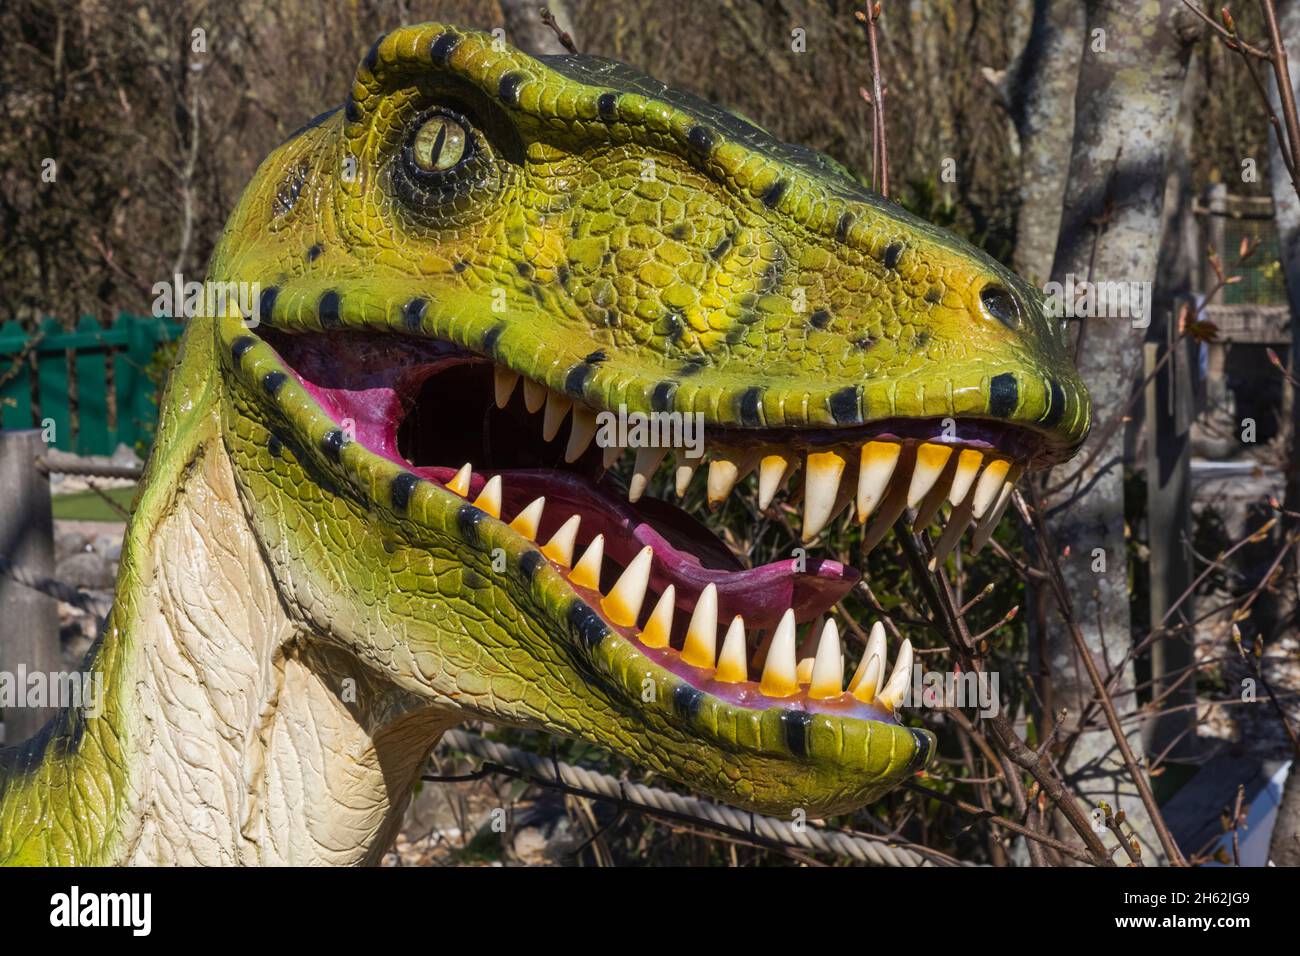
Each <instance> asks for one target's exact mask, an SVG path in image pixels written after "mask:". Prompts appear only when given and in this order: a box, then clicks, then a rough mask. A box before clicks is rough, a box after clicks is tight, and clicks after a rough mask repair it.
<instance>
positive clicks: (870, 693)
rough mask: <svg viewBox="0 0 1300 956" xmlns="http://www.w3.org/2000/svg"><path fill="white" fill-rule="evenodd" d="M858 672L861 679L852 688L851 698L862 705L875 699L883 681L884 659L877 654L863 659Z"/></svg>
mask: <svg viewBox="0 0 1300 956" xmlns="http://www.w3.org/2000/svg"><path fill="white" fill-rule="evenodd" d="M858 670H859V672H860V673H861V674H862V677H861V679H860V680H859V681H858V683H857V684H856V685H855V686H854V688H853V696H854V697H856V698H857V699H858V700H860V701H862V703H864V704H869V703H871V702H872V701H873V700H875V699H876V695H877V694H878V693H879V692H880V685H881V683H882V682H883V681H884V679H885V659H884V658H883V657H882V656H881V655H879V654H872V655H870V656H868V657H863V658H862V663H861V665H859V667H858Z"/></svg>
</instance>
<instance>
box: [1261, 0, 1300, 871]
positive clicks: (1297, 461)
mask: <svg viewBox="0 0 1300 956" xmlns="http://www.w3.org/2000/svg"><path fill="white" fill-rule="evenodd" d="M1277 13H1278V20H1279V23H1278V26H1279V27H1280V29H1281V33H1282V38H1283V40H1285V41H1289V42H1290V44H1291V47H1290V49H1289V50H1288V52H1290V53H1292V54H1295V53H1296V52H1298V51H1300V48H1297V46H1296V43H1297V38H1300V2H1296V0H1280V2H1279V3H1278V4H1277ZM1290 65H1291V84H1292V86H1294V87H1295V88H1296V95H1297V96H1300V83H1297V80H1300V62H1297V60H1296V59H1294V58H1293V59H1291V61H1290ZM1269 103H1270V105H1271V106H1272V107H1273V111H1274V113H1276V114H1277V115H1278V116H1281V115H1282V106H1281V102H1280V97H1279V96H1278V92H1277V81H1276V78H1275V77H1273V75H1272V74H1271V73H1270V75H1269ZM1268 160H1269V176H1270V177H1271V185H1272V189H1273V215H1274V219H1275V221H1276V223H1277V238H1278V246H1279V257H1280V258H1281V260H1282V272H1283V274H1284V275H1285V277H1286V295H1287V299H1288V300H1289V301H1290V303H1291V374H1293V375H1294V374H1296V372H1297V370H1300V333H1297V331H1296V318H1297V317H1300V197H1297V196H1296V190H1295V186H1294V185H1292V183H1291V177H1290V175H1289V174H1288V173H1287V170H1286V165H1285V164H1284V163H1283V162H1282V154H1281V151H1280V149H1279V145H1278V141H1277V133H1276V131H1274V132H1272V133H1271V134H1270V135H1269V157H1268ZM1290 437H1291V447H1290V449H1289V461H1288V468H1287V474H1286V507H1287V509H1288V510H1290V511H1295V510H1297V506H1298V505H1300V396H1292V400H1291V436H1290ZM1296 567H1300V560H1297V562H1296ZM1293 573H1295V572H1294V571H1293ZM1269 860H1270V862H1272V863H1273V864H1275V865H1277V866H1300V755H1297V757H1293V758H1292V763H1291V773H1290V774H1289V775H1288V777H1287V782H1286V788H1285V789H1284V790H1283V792H1282V804H1281V806H1279V807H1278V810H1277V822H1276V823H1275V824H1274V825H1273V837H1272V840H1271V842H1270V844H1269Z"/></svg>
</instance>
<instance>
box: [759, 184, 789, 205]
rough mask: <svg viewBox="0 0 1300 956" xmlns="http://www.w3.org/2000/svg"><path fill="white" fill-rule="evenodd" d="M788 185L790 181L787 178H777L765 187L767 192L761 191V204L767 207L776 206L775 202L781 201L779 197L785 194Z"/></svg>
mask: <svg viewBox="0 0 1300 956" xmlns="http://www.w3.org/2000/svg"><path fill="white" fill-rule="evenodd" d="M789 186H790V181H789V180H788V179H778V180H777V181H776V182H774V183H773V184H772V185H771V186H769V187H767V192H765V193H763V205H764V206H766V207H767V208H768V209H774V208H776V204H777V203H779V202H780V201H781V197H782V196H784V195H785V191H786V189H788V188H789Z"/></svg>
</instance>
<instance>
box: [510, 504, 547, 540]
mask: <svg viewBox="0 0 1300 956" xmlns="http://www.w3.org/2000/svg"><path fill="white" fill-rule="evenodd" d="M545 507H546V498H545V497H544V496H543V497H541V498H534V499H533V500H532V501H531V502H530V503H529V504H528V506H527V507H526V508H524V510H523V511H521V512H519V514H517V515H515V520H514V521H512V522H510V528H511V530H513V531H518V532H519V533H520V534H522V535H523V536H524V537H525V538H527V539H528V540H529V541H532V540H533V539H535V538H536V537H537V529H538V528H540V527H541V526H542V509H544V508H545Z"/></svg>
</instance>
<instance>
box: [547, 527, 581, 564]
mask: <svg viewBox="0 0 1300 956" xmlns="http://www.w3.org/2000/svg"><path fill="white" fill-rule="evenodd" d="M580 524H582V518H581V517H579V516H578V515H573V516H572V517H571V518H569V520H568V521H566V522H564V524H562V525H560V529H559V530H558V531H556V532H555V534H553V535H551V540H550V541H548V542H546V543H545V544H544V545H542V554H544V555H546V556H547V557H548V558H550V559H551V560H552V561H554V562H555V563H556V564H561V565H563V566H564V567H566V568H567V567H568V566H569V565H571V564H572V563H573V547H574V545H575V544H577V541H578V525H580Z"/></svg>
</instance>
